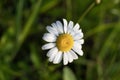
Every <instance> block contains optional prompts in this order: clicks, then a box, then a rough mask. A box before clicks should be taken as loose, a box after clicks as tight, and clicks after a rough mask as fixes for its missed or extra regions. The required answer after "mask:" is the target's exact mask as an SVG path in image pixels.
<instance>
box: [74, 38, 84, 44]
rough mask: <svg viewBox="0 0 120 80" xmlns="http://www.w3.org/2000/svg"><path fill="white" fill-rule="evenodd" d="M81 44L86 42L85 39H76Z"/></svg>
mask: <svg viewBox="0 0 120 80" xmlns="http://www.w3.org/2000/svg"><path fill="white" fill-rule="evenodd" d="M76 41H77V42H78V43H79V44H84V39H80V40H76Z"/></svg>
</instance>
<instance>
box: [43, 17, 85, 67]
mask: <svg viewBox="0 0 120 80" xmlns="http://www.w3.org/2000/svg"><path fill="white" fill-rule="evenodd" d="M46 29H47V31H48V33H45V34H44V35H43V40H45V41H46V42H48V43H47V44H45V45H43V46H42V50H48V49H50V50H49V51H48V53H47V56H48V57H49V61H50V62H53V63H54V64H58V63H60V62H61V61H62V59H63V64H64V65H67V64H68V63H71V62H72V61H73V60H75V59H78V55H80V56H82V55H83V51H82V44H83V43H84V39H82V38H83V33H82V31H81V29H80V26H79V24H78V23H77V24H75V26H74V23H73V22H72V21H70V22H69V23H68V22H67V20H66V19H63V24H62V23H61V22H60V21H56V22H55V23H52V24H51V26H47V27H46Z"/></svg>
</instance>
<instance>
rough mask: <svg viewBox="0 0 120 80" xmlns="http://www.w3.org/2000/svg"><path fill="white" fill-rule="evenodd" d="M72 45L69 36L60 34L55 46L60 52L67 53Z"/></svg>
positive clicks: (71, 39)
mask: <svg viewBox="0 0 120 80" xmlns="http://www.w3.org/2000/svg"><path fill="white" fill-rule="evenodd" d="M73 44H74V40H73V37H72V36H71V35H70V34H60V35H59V36H58V38H57V41H56V45H57V47H58V49H59V50H60V51H64V52H66V51H69V50H70V49H71V48H72V47H73Z"/></svg>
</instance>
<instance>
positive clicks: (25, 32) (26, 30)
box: [18, 0, 41, 45]
mask: <svg viewBox="0 0 120 80" xmlns="http://www.w3.org/2000/svg"><path fill="white" fill-rule="evenodd" d="M40 4H41V0H39V1H38V2H37V3H36V4H35V6H34V7H33V11H32V14H31V16H30V18H29V19H28V21H27V23H26V24H25V27H24V29H23V32H22V34H21V35H20V36H19V38H18V40H19V45H21V44H22V43H23V41H24V40H25V39H26V37H27V35H28V33H29V31H30V29H31V27H32V24H33V22H34V21H35V19H36V17H37V14H38V12H39V9H40Z"/></svg>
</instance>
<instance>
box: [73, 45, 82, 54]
mask: <svg viewBox="0 0 120 80" xmlns="http://www.w3.org/2000/svg"><path fill="white" fill-rule="evenodd" d="M73 50H74V51H75V52H76V53H77V54H79V55H80V56H82V55H83V51H82V50H81V49H80V48H78V47H76V46H74V47H73Z"/></svg>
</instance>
